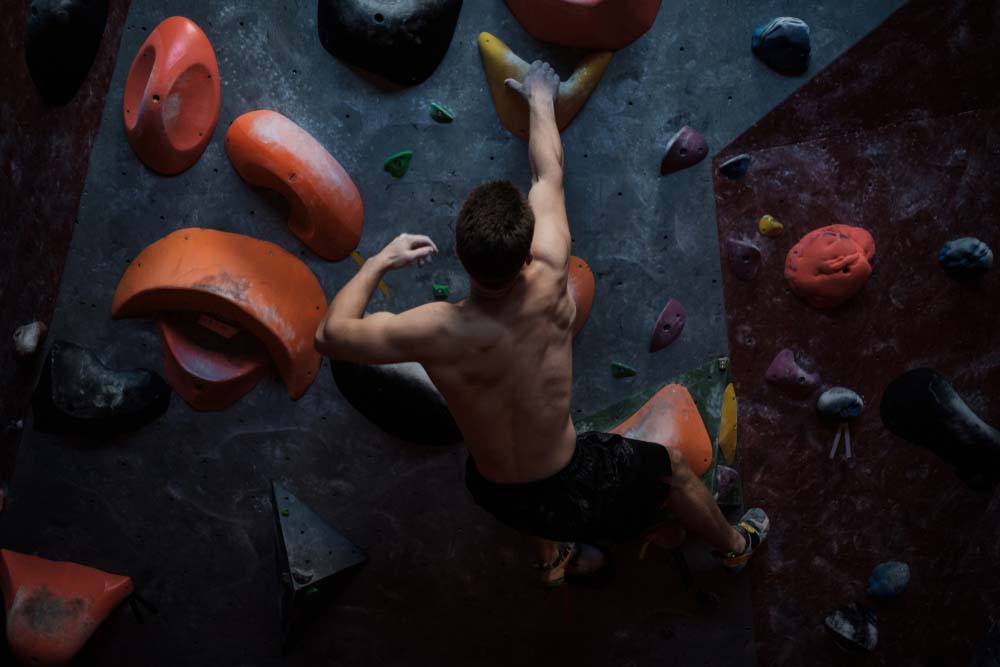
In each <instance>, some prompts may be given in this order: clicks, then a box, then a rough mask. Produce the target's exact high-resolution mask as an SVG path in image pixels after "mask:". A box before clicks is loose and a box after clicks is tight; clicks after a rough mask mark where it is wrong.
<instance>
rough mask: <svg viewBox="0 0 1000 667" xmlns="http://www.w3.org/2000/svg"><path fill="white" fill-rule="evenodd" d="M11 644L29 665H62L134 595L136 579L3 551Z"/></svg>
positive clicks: (0, 564)
mask: <svg viewBox="0 0 1000 667" xmlns="http://www.w3.org/2000/svg"><path fill="white" fill-rule="evenodd" d="M0 588H2V589H3V597H4V601H5V602H6V605H7V642H8V644H10V648H11V651H12V652H13V653H14V656H15V657H16V658H17V659H18V660H19V661H20V662H22V663H23V664H25V665H64V664H67V663H69V662H70V661H71V660H72V659H73V656H75V655H76V654H77V652H79V650H80V649H81V648H82V647H83V645H84V644H85V643H87V640H88V639H90V636H91V635H92V634H94V630H96V629H97V628H98V626H100V624H101V623H103V622H104V619H105V618H107V616H108V614H110V613H111V612H112V611H114V609H115V608H116V607H117V606H118V605H119V604H121V603H122V601H124V600H125V598H127V597H128V596H129V595H130V594H131V593H132V591H133V587H132V579H131V578H129V577H126V576H123V575H119V574H109V573H107V572H102V571H101V570H96V569H94V568H92V567H86V566H85V565H78V564H76V563H65V562H57V561H51V560H46V559H44V558H39V557H37V556H29V555H27V554H22V553H17V552H16V551H8V550H7V549H0Z"/></svg>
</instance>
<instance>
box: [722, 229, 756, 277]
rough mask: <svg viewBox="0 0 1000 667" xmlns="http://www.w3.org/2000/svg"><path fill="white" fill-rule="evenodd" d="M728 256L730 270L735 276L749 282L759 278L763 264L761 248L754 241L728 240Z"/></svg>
mask: <svg viewBox="0 0 1000 667" xmlns="http://www.w3.org/2000/svg"><path fill="white" fill-rule="evenodd" d="M726 254H727V255H728V256H729V268H730V269H731V270H732V272H733V275H734V276H736V277H737V278H739V279H740V280H745V281H748V282H749V281H751V280H753V279H754V278H756V277H757V272H758V271H759V270H760V262H761V257H760V248H758V247H757V246H756V245H755V244H754V243H753V242H752V241H747V240H745V239H733V238H731V239H728V240H727V241H726Z"/></svg>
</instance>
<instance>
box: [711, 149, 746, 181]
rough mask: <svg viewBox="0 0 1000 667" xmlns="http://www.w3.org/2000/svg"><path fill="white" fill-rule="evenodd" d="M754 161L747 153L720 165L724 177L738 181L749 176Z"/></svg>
mask: <svg viewBox="0 0 1000 667" xmlns="http://www.w3.org/2000/svg"><path fill="white" fill-rule="evenodd" d="M751 159H753V158H751V157H750V156H749V155H747V154H746V153H743V154H742V155H737V156H735V157H731V158H729V159H728V160H726V161H725V162H723V163H722V164H720V165H719V171H720V172H722V175H723V176H725V177H726V178H728V179H729V180H731V181H738V180H740V179H741V178H743V177H744V176H746V175H747V172H748V171H749V170H750V160H751Z"/></svg>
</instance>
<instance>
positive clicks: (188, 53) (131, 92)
mask: <svg viewBox="0 0 1000 667" xmlns="http://www.w3.org/2000/svg"><path fill="white" fill-rule="evenodd" d="M219 91H220V88H219V65H218V63H217V62H216V60H215V51H213V50H212V44H211V42H209V41H208V37H206V36H205V33H204V32H202V31H201V28H199V27H198V26H197V25H196V24H195V23H194V21H191V20H190V19H186V18H184V17H183V16H171V17H170V18H168V19H166V20H164V21H163V22H162V23H160V25H158V26H156V29H155V30H153V32H152V33H150V35H149V37H148V38H147V39H146V41H145V42H143V44H142V46H141V47H139V53H137V54H136V56H135V60H133V61H132V67H131V68H129V71H128V79H126V81H125V99H124V101H123V102H122V112H123V113H124V114H125V135H126V136H127V137H128V142H129V143H130V144H131V145H132V148H133V149H134V150H135V152H136V155H138V156H139V159H140V160H142V161H143V163H145V164H146V166H147V167H149V168H150V169H153V170H155V171H158V172H160V173H161V174H166V175H168V176H169V175H173V174H179V173H180V172H182V171H184V170H185V169H187V168H188V167H190V166H191V165H193V164H194V163H195V162H197V161H198V158H199V157H201V154H202V153H203V152H204V151H205V147H206V146H208V142H209V141H210V140H211V139H212V132H214V131H215V124H216V122H217V121H218V120H219V103H220V99H221V96H220V92H219Z"/></svg>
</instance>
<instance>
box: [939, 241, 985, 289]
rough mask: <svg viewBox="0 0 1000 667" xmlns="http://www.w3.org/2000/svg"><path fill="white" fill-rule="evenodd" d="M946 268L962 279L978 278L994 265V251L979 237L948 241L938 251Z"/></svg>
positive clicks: (940, 260)
mask: <svg viewBox="0 0 1000 667" xmlns="http://www.w3.org/2000/svg"><path fill="white" fill-rule="evenodd" d="M938 261H939V262H940V263H941V266H943V267H944V270H945V271H947V272H948V273H949V274H951V275H952V276H953V277H955V278H958V279H960V280H968V279H970V278H978V277H979V276H981V275H983V274H984V273H986V272H987V271H989V270H990V268H992V267H993V251H992V250H990V247H989V246H988V245H986V244H985V243H983V242H982V241H980V240H979V239H977V238H973V237H971V236H967V237H965V238H961V239H955V240H954V241H948V242H947V243H945V244H944V246H942V248H941V252H940V253H938Z"/></svg>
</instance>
